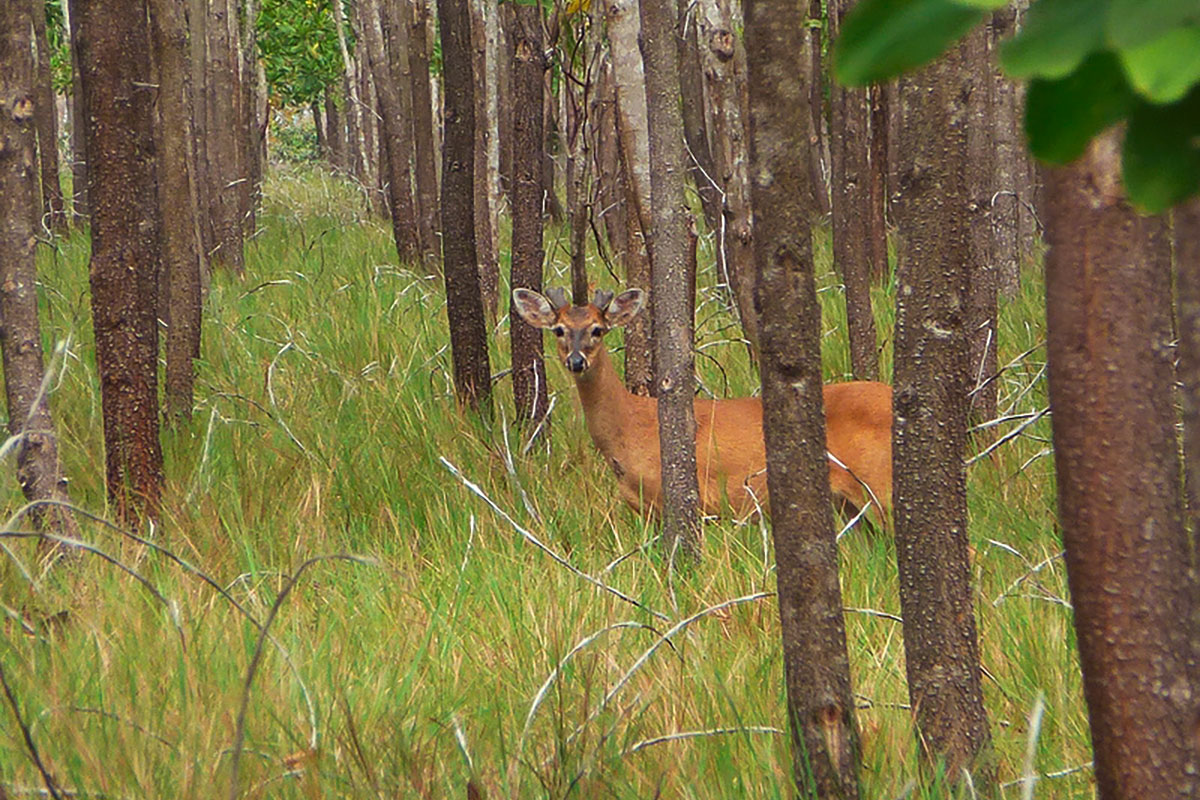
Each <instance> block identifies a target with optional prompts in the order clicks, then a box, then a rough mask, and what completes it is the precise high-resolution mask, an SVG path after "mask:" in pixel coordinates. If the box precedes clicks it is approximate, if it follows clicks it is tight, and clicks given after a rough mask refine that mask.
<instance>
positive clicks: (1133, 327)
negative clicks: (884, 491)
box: [1046, 131, 1200, 798]
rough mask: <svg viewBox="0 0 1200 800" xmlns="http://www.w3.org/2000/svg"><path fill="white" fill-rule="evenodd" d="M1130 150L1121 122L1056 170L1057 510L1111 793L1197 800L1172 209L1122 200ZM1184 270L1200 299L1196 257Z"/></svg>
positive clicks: (1100, 762) (1098, 751)
mask: <svg viewBox="0 0 1200 800" xmlns="http://www.w3.org/2000/svg"><path fill="white" fill-rule="evenodd" d="M1119 152H1120V141H1119V134H1118V133H1117V132H1115V131H1110V132H1109V133H1107V134H1104V135H1102V136H1101V137H1099V138H1097V139H1096V140H1094V141H1093V142H1092V144H1091V146H1090V147H1089V149H1088V151H1087V153H1086V154H1085V155H1084V156H1083V157H1082V158H1080V159H1079V160H1078V161H1076V162H1075V163H1074V164H1072V165H1070V166H1068V167H1064V168H1059V169H1054V170H1050V171H1048V172H1047V198H1046V200H1047V208H1046V211H1047V214H1046V223H1047V232H1048V234H1049V238H1050V243H1051V247H1050V252H1049V255H1048V257H1047V259H1046V325H1047V338H1046V344H1047V356H1048V375H1049V379H1050V403H1051V405H1052V407H1053V409H1054V414H1053V418H1052V419H1053V429H1054V451H1055V466H1056V472H1057V476H1058V506H1059V515H1060V521H1061V524H1062V532H1063V543H1064V545H1065V546H1066V563H1067V578H1068V581H1069V583H1070V587H1071V601H1072V604H1073V605H1074V609H1075V613H1074V621H1075V631H1076V633H1077V635H1078V639H1079V657H1080V666H1081V667H1082V668H1083V687H1084V698H1085V699H1086V700H1087V705H1088V723H1089V726H1090V728H1091V734H1092V747H1093V750H1094V752H1095V771H1096V784H1097V788H1098V790H1099V792H1098V793H1099V796H1100V797H1103V798H1149V797H1164V798H1165V797H1195V796H1196V795H1197V793H1198V792H1200V781H1198V776H1200V763H1198V757H1197V756H1198V753H1197V749H1196V719H1197V699H1196V697H1197V695H1196V692H1197V686H1196V681H1195V675H1194V663H1195V662H1194V656H1195V647H1196V644H1195V643H1196V641H1197V637H1198V635H1200V631H1198V630H1197V627H1196V624H1195V614H1196V596H1195V583H1194V581H1193V580H1192V579H1191V578H1190V576H1189V574H1188V573H1189V566H1190V565H1191V564H1192V563H1193V559H1192V555H1193V554H1192V548H1191V546H1190V545H1189V543H1188V538H1187V534H1186V532H1185V530H1184V528H1183V525H1182V524H1181V520H1180V505H1179V500H1180V498H1179V482H1178V478H1179V460H1178V450H1177V448H1176V440H1175V419H1176V415H1175V409H1174V406H1173V403H1172V395H1173V392H1174V389H1173V384H1174V376H1173V369H1172V352H1171V348H1170V344H1169V343H1170V341H1171V338H1172V334H1171V314H1170V291H1171V289H1170V272H1169V258H1170V255H1169V253H1170V245H1169V242H1168V239H1167V236H1166V231H1165V227H1164V225H1163V223H1162V220H1161V219H1158V218H1144V217H1138V216H1137V215H1136V214H1135V213H1134V212H1133V210H1132V209H1131V208H1130V207H1129V206H1128V205H1127V204H1126V203H1125V201H1124V199H1123V196H1122V192H1121V188H1120V180H1119V177H1118V176H1119V174H1120V167H1119V159H1120V156H1119ZM1180 266H1181V268H1182V269H1181V272H1180V288H1181V290H1182V292H1183V293H1184V294H1185V295H1191V296H1194V292H1195V286H1194V285H1193V280H1194V277H1195V273H1196V269H1195V266H1194V265H1185V264H1184V263H1183V262H1182V261H1181V262H1180ZM1192 337H1193V334H1192V333H1190V332H1189V334H1188V336H1187V338H1186V339H1185V340H1184V341H1183V343H1182V344H1183V351H1184V352H1187V351H1188V350H1190V347H1189V345H1190V342H1191V339H1192ZM1189 355H1190V356H1191V357H1193V358H1194V356H1195V353H1189ZM1185 380H1187V377H1186V376H1185ZM1190 400H1191V402H1193V403H1194V402H1195V396H1194V395H1192V396H1191V397H1190Z"/></svg>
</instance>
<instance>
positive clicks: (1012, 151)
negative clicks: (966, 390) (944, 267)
mask: <svg viewBox="0 0 1200 800" xmlns="http://www.w3.org/2000/svg"><path fill="white" fill-rule="evenodd" d="M988 33H989V35H990V38H991V42H992V47H993V49H995V48H996V47H997V46H998V45H999V43H1000V42H1001V41H1003V40H1004V39H1008V38H1010V37H1011V36H1012V35H1013V34H1015V33H1016V10H1015V9H1014V8H1013V6H1011V5H1010V6H1008V7H1006V8H1000V9H997V10H996V11H995V12H994V13H993V14H992V17H991V20H990V24H989V26H988ZM991 72H992V81H991V84H992V85H991V89H992V97H993V114H994V115H995V116H994V126H993V128H992V135H993V137H994V142H993V154H994V159H995V175H994V178H993V183H994V187H995V189H994V192H993V194H992V196H990V197H989V198H988V212H989V213H990V214H991V215H992V227H993V230H994V231H995V245H994V255H995V264H996V280H997V284H998V287H999V290H1000V291H1001V292H1003V294H1004V296H1005V297H1008V298H1012V297H1013V296H1015V295H1016V293H1017V290H1018V289H1019V287H1020V280H1021V237H1020V224H1021V215H1022V213H1024V211H1025V209H1024V206H1023V205H1022V200H1024V201H1025V202H1030V201H1031V199H1032V198H1028V197H1021V195H1020V192H1021V191H1022V190H1021V188H1020V186H1019V176H1023V175H1027V174H1028V170H1029V164H1028V160H1029V155H1028V153H1027V152H1026V150H1025V146H1024V141H1023V135H1022V129H1021V125H1022V116H1023V115H1022V114H1021V109H1020V106H1019V97H1018V87H1017V83H1016V81H1012V80H1009V79H1008V78H1006V77H1005V76H1004V73H1003V72H1001V71H1000V69H999V67H998V66H995V65H993V67H992V70H991Z"/></svg>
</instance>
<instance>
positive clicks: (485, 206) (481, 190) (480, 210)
mask: <svg viewBox="0 0 1200 800" xmlns="http://www.w3.org/2000/svg"><path fill="white" fill-rule="evenodd" d="M469 2H470V7H471V44H472V47H471V69H472V72H473V73H474V75H475V174H474V176H473V182H474V186H475V247H476V251H477V258H478V259H479V285H480V290H481V291H482V292H483V307H484V310H485V311H487V313H488V319H490V320H494V319H495V318H496V314H497V311H498V310H499V307H500V263H499V261H498V260H497V257H496V215H495V212H494V210H493V208H492V191H491V181H490V176H489V174H488V152H489V150H490V148H491V141H492V140H493V139H494V138H495V137H494V134H493V133H492V130H493V126H494V120H493V119H492V118H491V117H490V116H489V113H488V111H489V107H488V95H489V94H494V93H495V91H496V87H495V75H494V71H495V70H494V63H493V64H492V66H493V69H492V71H491V72H489V69H488V67H489V58H488V41H487V28H486V23H485V21H484V14H485V13H486V9H485V6H487V5H488V3H489V2H491V0H469ZM492 61H493V62H494V59H492Z"/></svg>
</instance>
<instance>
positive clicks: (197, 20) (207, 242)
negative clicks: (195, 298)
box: [187, 0, 216, 355]
mask: <svg viewBox="0 0 1200 800" xmlns="http://www.w3.org/2000/svg"><path fill="white" fill-rule="evenodd" d="M187 25H188V63H189V66H190V72H191V80H192V95H191V102H192V106H191V109H190V113H191V128H192V141H191V143H190V144H189V147H190V148H191V152H192V164H193V166H194V167H195V174H194V175H193V180H192V188H193V189H194V190H195V192H196V221H197V224H198V225H199V227H200V256H201V262H200V263H201V270H202V271H201V276H200V279H201V282H202V284H203V282H204V281H207V280H208V277H209V268H210V266H211V265H210V264H209V257H210V256H211V255H212V252H213V250H214V249H215V248H216V241H215V238H214V234H215V232H214V230H213V218H212V213H211V211H212V203H211V200H210V198H209V192H208V190H209V186H210V184H211V180H210V177H209V169H208V155H207V142H208V71H207V69H206V66H207V64H208V33H207V30H208V0H188V7H187ZM197 355H199V353H197Z"/></svg>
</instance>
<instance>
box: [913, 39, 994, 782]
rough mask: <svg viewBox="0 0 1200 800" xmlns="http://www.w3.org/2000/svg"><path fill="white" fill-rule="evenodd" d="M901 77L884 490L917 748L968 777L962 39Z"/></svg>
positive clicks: (982, 720) (976, 687)
mask: <svg viewBox="0 0 1200 800" xmlns="http://www.w3.org/2000/svg"><path fill="white" fill-rule="evenodd" d="M905 80H906V86H905V89H904V90H902V92H901V103H902V106H903V109H902V110H903V113H904V120H905V124H904V127H903V128H902V130H901V137H902V138H901V141H900V142H899V143H898V145H899V150H900V152H902V153H904V154H905V155H906V156H907V158H908V159H909V160H908V161H907V163H906V165H905V168H904V170H903V171H902V173H901V181H902V184H901V193H902V194H901V196H902V203H903V205H902V207H901V208H902V211H903V213H902V214H901V217H900V220H901V228H900V230H901V235H902V237H903V250H902V257H901V261H900V269H899V272H898V275H897V278H898V282H899V286H898V289H897V293H896V296H897V306H898V308H897V319H896V365H895V396H894V400H893V403H894V418H895V422H894V428H893V442H894V444H893V463H894V476H895V486H894V498H893V502H894V515H895V525H896V556H897V561H898V562H899V574H900V607H901V609H902V612H903V616H904V649H905V653H906V666H907V673H908V691H909V697H910V698H911V703H912V707H913V709H915V711H916V717H917V725H918V728H919V730H920V733H921V739H922V742H923V744H924V745H925V747H926V748H927V750H926V752H927V755H929V756H930V757H931V758H932V759H944V760H945V764H946V774H947V775H948V776H949V777H950V779H951V780H953V781H957V780H959V779H960V778H961V776H962V774H963V771H964V770H970V771H972V772H973V773H974V775H975V778H974V780H975V783H976V785H977V786H978V785H980V784H981V783H988V782H990V778H989V776H990V774H991V769H990V766H989V763H988V762H989V758H988V756H987V755H986V754H987V752H988V751H990V733H989V730H988V722H987V715H986V713H985V711H984V708H983V696H982V692H981V689H980V668H979V649H978V648H979V645H978V640H977V637H976V630H975V616H974V609H973V607H972V598H971V586H970V564H969V561H968V556H967V551H968V538H967V475H966V467H965V462H964V454H965V450H966V444H967V402H968V400H967V392H968V389H969V387H970V365H969V361H968V356H969V333H970V332H969V331H968V330H967V329H966V324H967V309H966V307H965V303H966V298H967V291H968V286H969V280H970V266H969V265H970V257H971V252H970V231H969V223H968V221H967V215H968V204H969V196H968V192H967V185H966V178H965V175H966V171H967V135H968V134H967V126H968V125H969V115H968V113H967V111H968V110H967V108H966V103H967V97H968V94H969V91H968V82H969V80H970V78H969V76H968V74H967V71H966V56H965V53H964V46H963V45H959V46H957V47H955V48H953V49H951V50H950V51H949V52H948V53H947V54H946V55H944V56H942V57H941V58H940V59H939V60H938V61H936V62H934V63H933V64H932V65H930V66H928V67H926V68H924V69H923V70H921V71H919V72H917V73H914V74H913V75H912V76H911V77H909V78H907V79H905Z"/></svg>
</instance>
